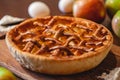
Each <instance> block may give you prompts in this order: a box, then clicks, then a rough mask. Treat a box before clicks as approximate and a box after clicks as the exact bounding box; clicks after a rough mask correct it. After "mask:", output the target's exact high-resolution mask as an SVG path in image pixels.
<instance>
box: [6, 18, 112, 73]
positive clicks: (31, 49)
mask: <svg viewBox="0 0 120 80" xmlns="http://www.w3.org/2000/svg"><path fill="white" fill-rule="evenodd" d="M112 43H113V37H112V34H111V32H110V31H109V30H108V29H107V28H105V27H104V26H103V25H101V24H97V23H95V22H92V21H90V20H86V19H82V18H74V17H66V16H47V17H42V18H32V19H28V20H25V21H24V22H22V23H20V24H19V25H17V26H16V27H15V28H13V29H12V30H10V31H9V32H8V33H7V35H6V44H7V46H8V48H9V50H10V52H11V54H12V55H13V57H14V58H15V59H16V60H17V61H18V62H19V63H20V64H21V65H22V66H23V67H26V68H28V69H30V70H32V71H36V72H40V73H46V74H52V75H68V74H74V73H80V72H83V71H87V70H90V69H92V68H94V67H96V66H97V65H99V64H100V63H101V62H102V61H103V59H104V58H105V57H106V56H107V54H108V52H109V51H110V49H111V46H112Z"/></svg>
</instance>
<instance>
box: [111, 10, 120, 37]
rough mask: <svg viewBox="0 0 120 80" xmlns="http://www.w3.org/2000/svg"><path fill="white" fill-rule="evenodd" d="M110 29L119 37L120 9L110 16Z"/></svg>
mask: <svg viewBox="0 0 120 80" xmlns="http://www.w3.org/2000/svg"><path fill="white" fill-rule="evenodd" d="M112 29H113V31H114V33H115V34H116V35H117V36H118V37H119V38H120V10H118V11H117V13H116V14H115V15H114V17H113V18H112Z"/></svg>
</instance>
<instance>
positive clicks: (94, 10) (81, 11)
mask: <svg viewBox="0 0 120 80" xmlns="http://www.w3.org/2000/svg"><path fill="white" fill-rule="evenodd" d="M105 15H106V10H105V6H104V1H102V0H76V1H75V2H74V5H73V16H75V17H81V18H86V19H89V20H92V21H95V22H98V23H101V22H102V21H103V20H104V18H105Z"/></svg>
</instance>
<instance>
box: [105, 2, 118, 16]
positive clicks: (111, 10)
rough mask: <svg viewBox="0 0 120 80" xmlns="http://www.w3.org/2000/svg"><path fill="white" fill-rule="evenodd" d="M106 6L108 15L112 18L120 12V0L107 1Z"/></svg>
mask: <svg viewBox="0 0 120 80" xmlns="http://www.w3.org/2000/svg"><path fill="white" fill-rule="evenodd" d="M105 6H106V9H107V12H108V15H109V16H110V17H111V18H112V17H113V16H114V14H115V13H116V12H117V11H118V10H120V0H106V2H105Z"/></svg>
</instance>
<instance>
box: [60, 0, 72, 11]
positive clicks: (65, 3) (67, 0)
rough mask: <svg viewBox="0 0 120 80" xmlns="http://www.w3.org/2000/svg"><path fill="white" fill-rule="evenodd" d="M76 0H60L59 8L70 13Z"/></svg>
mask: <svg viewBox="0 0 120 80" xmlns="http://www.w3.org/2000/svg"><path fill="white" fill-rule="evenodd" d="M73 2H74V0H59V3H58V8H59V10H60V11H61V12H63V13H70V12H72V10H73Z"/></svg>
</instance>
